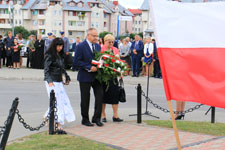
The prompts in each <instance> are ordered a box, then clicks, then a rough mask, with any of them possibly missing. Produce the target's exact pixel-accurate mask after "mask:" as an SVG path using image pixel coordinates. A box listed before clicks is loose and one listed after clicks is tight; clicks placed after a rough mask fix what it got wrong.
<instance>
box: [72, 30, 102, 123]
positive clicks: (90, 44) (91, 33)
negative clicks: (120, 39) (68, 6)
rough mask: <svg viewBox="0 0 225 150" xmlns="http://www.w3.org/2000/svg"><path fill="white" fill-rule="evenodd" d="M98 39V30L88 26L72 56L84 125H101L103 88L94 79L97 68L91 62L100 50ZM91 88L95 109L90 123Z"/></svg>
mask: <svg viewBox="0 0 225 150" xmlns="http://www.w3.org/2000/svg"><path fill="white" fill-rule="evenodd" d="M97 41H98V32H97V30H96V29H95V28H90V29H88V31H87V38H86V39H85V40H84V41H83V42H81V43H80V44H78V45H77V48H76V54H75V57H74V65H75V67H79V71H78V75H77V80H78V81H79V83H80V92H81V116H82V122H81V123H82V124H83V125H85V126H93V124H92V123H96V124H97V126H103V123H101V122H100V119H101V112H102V100H103V89H102V85H101V84H100V82H99V81H98V80H97V79H96V74H97V68H96V67H95V66H93V65H92V64H91V61H92V59H94V55H95V54H94V53H95V51H96V52H100V51H101V47H100V45H98V44H97V43H96V42H97ZM91 87H92V88H93V91H94V95H95V111H94V116H93V117H92V123H91V122H90V120H89V114H88V112H89V104H90V90H91Z"/></svg>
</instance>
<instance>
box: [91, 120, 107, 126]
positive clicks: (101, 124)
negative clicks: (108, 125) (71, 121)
mask: <svg viewBox="0 0 225 150" xmlns="http://www.w3.org/2000/svg"><path fill="white" fill-rule="evenodd" d="M92 123H96V125H97V126H99V127H102V126H104V124H103V123H101V121H95V120H92Z"/></svg>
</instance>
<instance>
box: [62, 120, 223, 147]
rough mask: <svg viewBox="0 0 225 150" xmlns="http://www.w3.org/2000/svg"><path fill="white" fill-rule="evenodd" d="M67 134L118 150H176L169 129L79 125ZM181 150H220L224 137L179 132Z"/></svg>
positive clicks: (126, 125) (134, 125)
mask: <svg viewBox="0 0 225 150" xmlns="http://www.w3.org/2000/svg"><path fill="white" fill-rule="evenodd" d="M66 131H67V132H68V133H70V134H73V135H76V136H81V137H85V138H88V139H90V140H94V141H97V142H100V143H105V144H106V145H108V146H110V147H112V148H115V149H120V150H176V149H177V145H176V140H175V136H174V131H173V130H172V129H166V128H159V127H153V126H147V125H143V124H136V123H132V122H124V123H112V122H109V123H106V124H105V125H104V127H97V126H94V127H86V126H82V125H78V126H75V127H73V128H67V129H66ZM179 136H180V140H181V144H182V147H183V149H184V150H224V149H225V137H215V136H210V135H204V134H196V133H189V132H181V131H179Z"/></svg>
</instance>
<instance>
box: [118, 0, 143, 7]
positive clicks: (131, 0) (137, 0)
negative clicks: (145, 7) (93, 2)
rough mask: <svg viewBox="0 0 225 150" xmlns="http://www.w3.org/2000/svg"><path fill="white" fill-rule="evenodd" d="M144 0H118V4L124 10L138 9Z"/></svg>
mask: <svg viewBox="0 0 225 150" xmlns="http://www.w3.org/2000/svg"><path fill="white" fill-rule="evenodd" d="M143 1H144V0H119V3H120V4H121V5H122V6H123V7H126V8H133V9H139V8H140V7H141V5H142V3H143Z"/></svg>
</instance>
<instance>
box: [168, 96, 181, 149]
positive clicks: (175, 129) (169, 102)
mask: <svg viewBox="0 0 225 150" xmlns="http://www.w3.org/2000/svg"><path fill="white" fill-rule="evenodd" d="M168 106H169V109H170V116H171V119H172V124H173V130H174V134H175V137H176V141H177V149H178V150H181V144H180V138H179V134H178V130H177V125H176V121H175V117H174V113H173V105H172V102H171V100H169V101H168Z"/></svg>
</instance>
